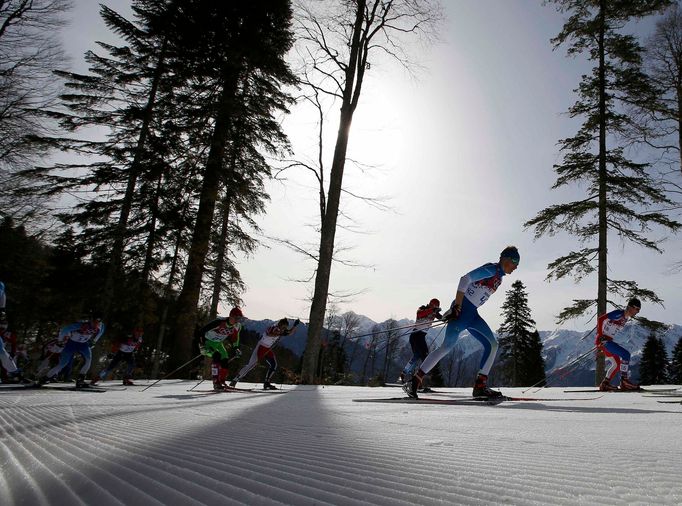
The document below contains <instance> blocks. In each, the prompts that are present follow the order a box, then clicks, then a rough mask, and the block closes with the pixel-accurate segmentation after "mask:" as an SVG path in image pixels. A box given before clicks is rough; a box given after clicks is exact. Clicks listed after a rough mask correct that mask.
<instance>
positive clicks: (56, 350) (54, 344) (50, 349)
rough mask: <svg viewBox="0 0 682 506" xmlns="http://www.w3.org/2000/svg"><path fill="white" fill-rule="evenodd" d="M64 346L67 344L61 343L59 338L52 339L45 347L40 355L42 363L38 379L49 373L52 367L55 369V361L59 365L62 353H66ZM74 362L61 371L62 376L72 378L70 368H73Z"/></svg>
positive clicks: (39, 367)
mask: <svg viewBox="0 0 682 506" xmlns="http://www.w3.org/2000/svg"><path fill="white" fill-rule="evenodd" d="M64 345H65V343H64V342H63V341H61V340H60V339H59V338H58V337H55V338H54V339H50V340H49V341H48V342H46V343H45V344H44V345H43V348H42V352H41V354H40V357H41V359H42V361H41V362H40V365H39V366H38V372H37V376H38V377H41V376H43V375H44V374H45V372H47V371H49V370H50V369H51V368H52V367H54V366H53V365H52V364H54V362H55V359H56V362H57V363H58V362H59V356H60V355H61V353H62V351H64ZM72 362H73V361H72ZM72 362H70V363H69V364H67V365H66V366H65V367H64V368H63V369H62V370H61V371H60V374H62V375H64V376H65V377H66V376H70V375H71V370H70V367H71V366H72Z"/></svg>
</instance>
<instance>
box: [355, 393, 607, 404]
mask: <svg viewBox="0 0 682 506" xmlns="http://www.w3.org/2000/svg"><path fill="white" fill-rule="evenodd" d="M601 397H602V396H601V395H599V396H597V397H586V398H577V397H572V398H567V399H546V398H543V397H507V396H502V397H463V398H457V399H442V398H439V399H433V398H430V397H429V398H427V397H419V398H418V399H413V398H412V397H390V398H384V399H353V402H378V403H383V402H385V403H398V404H400V403H404V404H442V405H448V406H449V405H455V406H456V405H470V406H475V405H480V404H487V405H492V406H494V405H497V404H500V403H502V402H560V401H596V400H597V399H601Z"/></svg>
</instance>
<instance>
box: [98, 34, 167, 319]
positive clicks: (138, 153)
mask: <svg viewBox="0 0 682 506" xmlns="http://www.w3.org/2000/svg"><path fill="white" fill-rule="evenodd" d="M167 47H168V37H165V38H164V39H163V43H162V45H161V50H160V52H159V61H158V63H157V64H156V69H155V70H154V76H153V78H152V86H151V88H150V90H149V98H148V99H147V105H146V106H145V109H144V116H143V118H142V126H141V128H140V135H139V136H138V138H137V145H136V146H135V155H134V156H133V161H132V163H131V164H130V169H129V170H128V181H127V184H126V190H125V194H124V195H123V201H122V202H121V213H120V214H119V217H118V223H117V224H116V231H115V232H114V243H113V245H112V247H111V262H110V263H109V269H108V272H107V279H106V282H105V284H104V304H105V307H104V318H105V321H106V322H107V323H108V320H109V318H110V314H111V306H112V303H113V301H114V296H115V292H116V286H117V284H118V278H119V276H120V270H121V265H122V263H123V247H124V243H125V236H126V229H127V227H128V218H129V217H130V211H131V209H132V206H133V196H134V193H135V186H136V185H137V178H138V177H139V175H140V164H141V161H142V155H143V152H144V146H145V143H146V142H147V137H148V136H149V129H150V125H151V122H152V118H153V112H154V104H155V102H156V94H157V92H158V89H159V83H160V81H161V77H162V76H163V73H164V70H165V69H164V60H165V58H166V49H167Z"/></svg>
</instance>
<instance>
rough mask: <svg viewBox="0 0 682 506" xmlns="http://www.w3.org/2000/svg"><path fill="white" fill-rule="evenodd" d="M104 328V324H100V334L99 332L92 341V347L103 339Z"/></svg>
mask: <svg viewBox="0 0 682 506" xmlns="http://www.w3.org/2000/svg"><path fill="white" fill-rule="evenodd" d="M104 327H105V325H104V324H103V323H100V324H99V332H97V335H95V337H94V339H93V340H92V344H91V346H94V345H95V343H97V341H99V338H100V337H102V334H104Z"/></svg>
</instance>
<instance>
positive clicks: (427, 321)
mask: <svg viewBox="0 0 682 506" xmlns="http://www.w3.org/2000/svg"><path fill="white" fill-rule="evenodd" d="M442 317H443V316H442V315H441V314H440V301H439V300H438V299H431V300H430V301H429V303H428V304H426V305H425V306H419V309H417V318H416V321H415V322H414V327H413V329H412V332H411V333H410V347H411V348H412V358H411V359H410V361H409V362H407V364H405V367H404V368H403V371H402V372H401V373H400V377H399V378H398V381H399V382H400V383H405V381H406V379H407V378H410V377H411V376H412V375H413V374H414V369H415V367H417V363H418V362H420V361H421V362H423V361H424V359H425V358H426V356H427V355H428V354H429V348H428V346H427V345H426V330H427V329H428V328H429V327H430V326H431V323H432V322H433V321H434V320H436V319H438V320H440V319H441V318H442ZM425 390H426V388H423V389H422V391H425Z"/></svg>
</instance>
